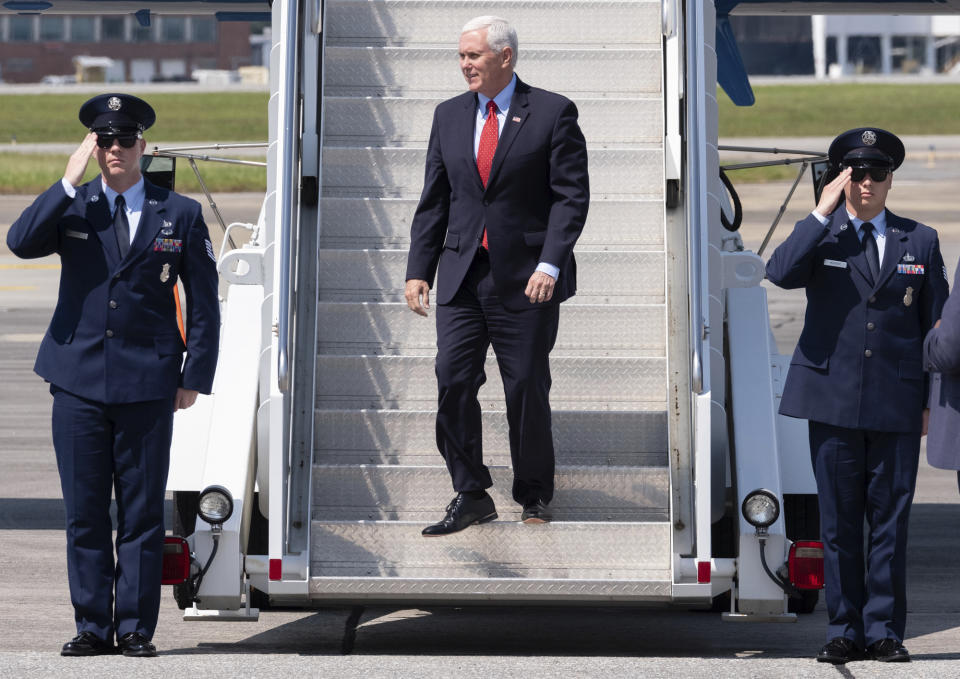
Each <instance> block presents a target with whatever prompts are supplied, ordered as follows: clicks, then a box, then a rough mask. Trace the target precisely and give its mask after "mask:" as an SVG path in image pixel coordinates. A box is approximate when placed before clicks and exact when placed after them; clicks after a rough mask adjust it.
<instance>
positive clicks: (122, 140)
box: [97, 134, 137, 149]
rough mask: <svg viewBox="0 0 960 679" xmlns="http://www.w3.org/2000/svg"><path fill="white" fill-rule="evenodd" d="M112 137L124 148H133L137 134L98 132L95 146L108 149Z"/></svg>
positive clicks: (111, 144) (111, 142)
mask: <svg viewBox="0 0 960 679" xmlns="http://www.w3.org/2000/svg"><path fill="white" fill-rule="evenodd" d="M114 139H116V140H117V143H119V144H120V146H122V147H123V148H125V149H130V148H133V145H134V144H136V143H137V135H135V134H122V135H118V134H98V135H97V146H99V147H100V148H102V149H108V148H110V147H111V146H113V140H114Z"/></svg>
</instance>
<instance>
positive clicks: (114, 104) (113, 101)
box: [107, 97, 122, 111]
mask: <svg viewBox="0 0 960 679" xmlns="http://www.w3.org/2000/svg"><path fill="white" fill-rule="evenodd" d="M121 105H122V104H121V103H120V97H110V98H109V99H107V108H108V109H110V110H111V111H119V110H120V106H121Z"/></svg>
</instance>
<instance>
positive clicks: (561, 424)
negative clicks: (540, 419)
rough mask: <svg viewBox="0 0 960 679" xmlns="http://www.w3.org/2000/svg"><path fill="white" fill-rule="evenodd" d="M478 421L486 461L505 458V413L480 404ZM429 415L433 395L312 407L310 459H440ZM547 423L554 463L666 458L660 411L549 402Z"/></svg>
mask: <svg viewBox="0 0 960 679" xmlns="http://www.w3.org/2000/svg"><path fill="white" fill-rule="evenodd" d="M435 390H436V387H434V391H435ZM482 420H483V457H484V460H485V462H486V464H488V465H509V464H510V443H509V440H508V438H507V416H506V413H505V412H504V411H502V410H492V409H486V410H484V411H483V414H482ZM435 422H436V412H435V402H434V407H433V408H432V409H429V410H329V409H318V410H316V411H315V417H314V450H313V456H314V460H315V461H316V462H318V463H321V464H407V465H433V464H441V463H442V460H441V458H440V453H439V452H438V451H437V438H436V426H435ZM552 424H553V447H554V451H555V455H556V461H557V464H558V465H566V466H575V465H608V466H651V467H656V466H663V465H666V464H667V413H666V411H662V410H661V411H649V412H616V411H596V410H586V411H583V410H557V409H554V410H553V414H552Z"/></svg>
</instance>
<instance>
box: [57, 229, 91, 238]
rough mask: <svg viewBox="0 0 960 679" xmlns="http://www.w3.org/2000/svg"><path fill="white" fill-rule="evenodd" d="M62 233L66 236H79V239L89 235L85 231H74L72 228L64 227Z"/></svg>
mask: <svg viewBox="0 0 960 679" xmlns="http://www.w3.org/2000/svg"><path fill="white" fill-rule="evenodd" d="M63 234H64V235H65V236H67V237H68V238H79V239H80V240H87V238H88V237H89V236H90V234H89V233H87V232H86V231H74V230H73V229H66V230H65V231H64V232H63Z"/></svg>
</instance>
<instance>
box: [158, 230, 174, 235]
mask: <svg viewBox="0 0 960 679" xmlns="http://www.w3.org/2000/svg"><path fill="white" fill-rule="evenodd" d="M160 234H161V235H163V236H172V235H173V229H161V230H160Z"/></svg>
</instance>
